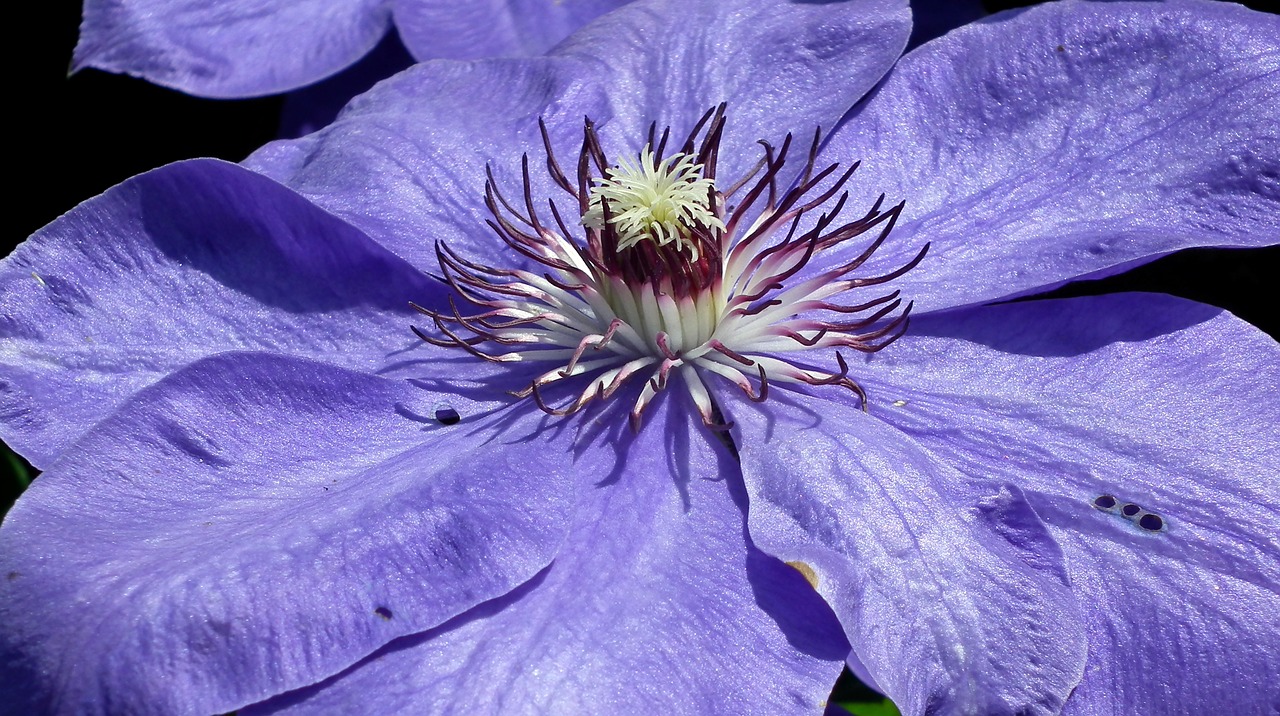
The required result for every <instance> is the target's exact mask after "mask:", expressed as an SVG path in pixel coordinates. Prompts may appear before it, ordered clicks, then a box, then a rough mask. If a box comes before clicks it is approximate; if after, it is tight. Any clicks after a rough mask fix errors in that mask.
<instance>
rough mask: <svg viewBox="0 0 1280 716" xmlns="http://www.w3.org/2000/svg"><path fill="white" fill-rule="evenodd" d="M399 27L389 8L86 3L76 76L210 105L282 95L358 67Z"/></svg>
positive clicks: (248, 1)
mask: <svg viewBox="0 0 1280 716" xmlns="http://www.w3.org/2000/svg"><path fill="white" fill-rule="evenodd" d="M390 24H391V9H390V7H388V4H387V0H354V1H352V0H218V1H217V2H207V1H205V0H85V4H84V21H83V22H82V23H81V25H80V40H79V42H78V44H77V45H76V49H75V59H74V61H73V62H72V69H73V70H79V69H83V68H85V67H95V68H97V69H100V70H107V71H108V72H124V73H128V74H131V75H134V76H137V77H142V78H145V79H147V80H149V81H151V82H155V83H156V84H160V85H164V86H166V87H172V88H174V89H178V90H182V91H183V92H189V93H191V94H194V95H200V96H203V97H224V98H234V97H252V96H257V95H265V94H275V93H277V92H284V91H286V90H291V89H296V88H298V87H301V86H303V85H306V84H310V83H312V82H315V81H316V80H319V79H322V78H324V77H327V76H329V75H331V74H333V73H335V72H337V71H338V70H341V69H342V68H344V67H346V66H348V65H350V64H352V63H353V62H355V61H356V60H358V59H359V58H360V57H362V56H364V54H365V53H366V52H368V51H369V50H370V49H372V48H373V46H374V45H376V44H377V43H378V40H379V39H380V38H381V37H382V36H383V35H384V34H385V33H386V31H387V28H388V27H389V26H390Z"/></svg>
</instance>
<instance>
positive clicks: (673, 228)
mask: <svg viewBox="0 0 1280 716" xmlns="http://www.w3.org/2000/svg"><path fill="white" fill-rule="evenodd" d="M595 184H596V185H595V186H594V187H592V188H591V192H590V198H589V202H590V207H589V208H588V210H587V212H586V213H585V214H584V215H583V216H582V225H583V226H585V227H587V228H588V229H596V230H600V229H603V228H604V225H605V211H604V209H605V207H604V205H605V203H606V202H607V203H608V208H609V223H610V224H612V225H613V228H614V230H615V231H617V232H618V251H622V250H624V249H629V248H631V247H632V246H635V245H636V244H638V243H640V242H641V241H643V240H645V239H650V240H652V241H654V242H656V243H657V244H658V245H659V246H666V245H667V244H670V243H671V242H673V241H674V242H677V246H678V247H679V248H682V249H684V248H687V249H688V250H689V252H690V259H692V260H694V261H696V260H697V259H698V246H697V243H696V242H693V241H689V240H688V232H689V230H690V229H691V228H693V227H695V226H700V227H703V228H705V229H716V230H719V231H724V223H723V222H721V221H720V218H719V217H717V216H716V215H715V212H714V211H712V209H711V205H710V204H711V197H712V195H713V192H714V191H715V182H714V181H713V180H712V179H709V178H707V177H704V176H703V174H702V165H701V164H698V163H697V161H696V160H695V159H694V157H693V156H691V155H689V154H673V155H671V156H670V157H667V158H666V159H664V160H662V161H661V162H655V160H654V155H653V151H652V149H650V148H649V147H647V146H646V147H645V148H644V151H642V152H641V153H640V157H639V162H638V163H636V164H632V163H631V162H630V161H628V160H626V159H623V160H621V161H620V162H619V163H618V166H617V167H614V168H612V169H610V170H609V171H608V177H599V178H596V179H595Z"/></svg>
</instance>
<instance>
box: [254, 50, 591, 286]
mask: <svg viewBox="0 0 1280 716" xmlns="http://www.w3.org/2000/svg"><path fill="white" fill-rule="evenodd" d="M588 80H589V75H588V73H586V72H585V71H584V70H583V68H582V67H580V66H579V65H578V64H577V63H576V62H572V61H569V60H552V59H547V58H533V59H526V60H490V61H479V62H474V63H461V62H458V63H454V62H430V63H425V64H422V65H418V66H415V67H413V68H410V69H409V70H407V71H405V72H402V73H401V74H399V75H397V76H396V77H394V78H392V79H390V80H387V81H385V82H383V83H381V84H379V85H378V86H376V87H374V89H373V90H371V91H370V92H368V93H366V94H364V95H362V96H361V97H359V98H357V99H356V100H354V101H353V102H352V104H351V105H350V106H348V108H347V109H346V110H345V111H344V112H343V113H342V114H340V115H339V116H338V119H337V120H336V121H335V122H334V123H333V124H332V125H330V126H329V127H326V128H325V129H324V130H322V131H321V132H318V133H317V134H314V135H311V136H309V137H304V138H302V139H299V140H295V141H285V142H275V143H272V144H269V145H267V146H265V147H264V148H263V149H261V150H259V151H258V152H256V153H255V154H253V155H252V156H250V157H249V158H248V159H247V160H245V165H246V166H248V167H249V168H251V169H254V170H255V171H259V172H262V173H264V174H267V175H269V176H271V177H273V178H275V179H277V180H279V181H281V182H283V183H285V184H287V185H288V186H290V187H293V188H294V189H296V190H297V191H299V192H300V193H301V194H302V195H303V196H306V197H307V198H309V199H311V200H312V201H313V202H315V203H316V204H318V205H320V206H322V207H324V208H326V209H328V210H329V211H331V212H333V213H335V214H337V215H338V216H340V217H342V218H344V219H346V220H347V221H349V222H350V223H352V224H354V225H356V226H358V227H360V228H361V229H362V230H364V231H365V232H366V233H368V235H369V236H371V237H372V238H374V239H375V240H377V241H378V242H380V243H381V244H382V245H383V246H385V247H387V248H388V249H390V250H391V251H392V252H394V253H395V254H397V255H399V256H401V257H403V258H404V259H406V260H407V261H409V262H410V263H412V264H414V265H416V266H418V267H420V268H422V269H424V270H434V271H438V265H437V264H436V254H435V243H436V242H437V241H445V242H447V243H448V244H449V246H450V247H452V248H454V249H457V250H459V251H460V252H461V253H463V254H464V255H470V256H487V255H491V254H493V253H494V252H495V251H497V250H499V247H501V243H500V241H499V240H498V238H497V237H496V236H494V235H493V232H492V230H491V229H490V228H489V227H488V226H487V225H486V224H485V220H486V219H487V218H489V216H488V214H487V213H486V212H485V208H484V183H485V167H486V165H488V166H491V167H492V168H493V171H494V173H495V175H496V176H497V177H498V179H499V185H500V188H501V189H503V190H504V191H506V192H508V194H510V196H511V198H512V199H513V200H515V201H520V194H519V187H520V159H521V155H522V154H523V153H525V152H528V153H529V154H530V161H531V165H532V166H531V172H532V175H533V178H534V179H535V180H537V181H538V182H539V184H538V192H539V193H538V194H537V196H539V197H543V198H544V200H545V197H547V196H552V195H553V194H552V189H551V188H550V180H549V179H548V178H547V172H546V170H545V169H544V168H543V166H544V164H543V162H544V161H545V160H544V159H543V158H542V140H541V138H540V135H539V132H538V117H540V116H541V117H544V118H545V119H546V122H547V125H548V128H549V130H550V131H551V134H552V136H553V138H554V140H555V142H556V147H557V148H558V149H561V150H562V151H567V152H570V153H571V156H572V157H576V156H577V148H578V147H579V146H580V145H581V142H582V117H583V115H591V116H594V117H601V118H607V117H608V114H607V111H606V110H605V102H604V100H603V98H602V97H601V96H600V95H599V92H598V89H597V88H595V87H594V85H593V84H592V83H591V82H590V81H588ZM564 161H566V162H567V161H571V160H570V159H565V160H564ZM569 166H572V164H569ZM554 195H555V196H557V197H563V196H564V194H563V193H562V192H560V191H559V190H558V189H557V190H555V194H554Z"/></svg>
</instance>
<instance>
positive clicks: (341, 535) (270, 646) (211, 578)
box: [0, 353, 613, 714]
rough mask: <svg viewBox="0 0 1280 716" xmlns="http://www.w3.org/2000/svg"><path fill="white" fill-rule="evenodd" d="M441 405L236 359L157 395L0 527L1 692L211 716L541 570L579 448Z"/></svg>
mask: <svg viewBox="0 0 1280 716" xmlns="http://www.w3.org/2000/svg"><path fill="white" fill-rule="evenodd" d="M440 397H441V396H439V395H438V394H433V393H429V392H426V391H424V390H422V389H419V388H416V387H413V386H411V385H410V384H409V383H406V382H403V381H393V380H387V379H383V378H377V377H373V376H368V375H364V374H361V373H355V372H351V371H347V370H343V369H339V368H334V367H331V366H326V365H323V364H320V363H314V362H311V361H303V360H299V359H296V358H282V357H272V356H263V355H261V354H243V353H240V354H228V355H225V356H220V357H215V358H209V359H206V360H204V361H202V362H200V363H197V364H196V365H193V366H192V367H190V368H188V369H186V370H184V371H182V372H180V373H177V374H175V375H173V376H171V377H170V378H168V379H167V380H165V381H163V382H161V383H159V384H157V385H155V386H153V387H151V388H148V389H146V390H144V391H143V392H142V393H140V394H139V395H137V396H136V397H135V398H134V399H133V400H131V401H130V402H129V403H128V404H127V405H126V406H125V407H124V408H123V409H122V410H121V411H120V413H119V414H118V415H117V416H116V417H113V418H110V419H108V420H106V421H104V422H103V423H101V424H100V425H98V426H97V427H96V428H94V430H92V431H91V432H89V433H88V434H87V435H86V436H85V438H84V439H83V440H81V441H80V442H79V443H77V445H76V446H75V450H74V451H70V452H68V454H67V456H66V457H64V458H62V459H61V460H59V461H58V462H57V463H55V464H54V465H53V466H52V467H51V468H50V469H49V470H48V471H47V472H46V473H44V474H43V475H42V476H41V477H40V478H39V479H38V480H36V481H35V483H33V485H32V486H31V488H30V489H29V490H28V491H27V492H26V494H24V495H23V496H22V498H21V499H20V500H19V501H18V503H17V504H16V505H15V506H14V507H13V509H12V511H10V512H9V515H8V517H7V518H6V520H5V522H4V525H3V527H0V573H3V574H6V575H7V578H5V579H3V580H0V621H3V623H4V624H5V629H4V630H3V631H0V651H2V652H3V653H2V654H0V665H2V667H0V668H2V669H3V671H0V683H2V684H4V689H3V690H4V691H5V692H6V693H7V694H9V695H10V697H11V698H13V697H21V698H23V699H26V700H27V703H25V704H23V706H24V707H25V709H24V710H23V712H24V713H54V712H57V713H71V712H74V713H85V714H88V713H113V714H115V713H129V714H153V713H154V714H171V713H222V712H226V711H230V710H233V709H235V708H238V707H240V706H243V705H244V704H246V703H248V702H252V701H259V700H261V699H264V698H267V697H269V696H271V695H273V694H277V693H280V692H282V691H284V690H287V689H294V688H298V687H300V686H304V685H307V684H311V683H315V682H316V681H318V680H320V679H323V678H325V677H327V676H330V675H332V674H334V673H336V672H338V671H340V670H341V669H344V668H346V667H347V666H349V665H350V664H352V663H353V662H355V661H356V660H358V659H360V658H362V657H364V656H366V655H367V654H369V653H371V652H372V651H374V650H375V649H377V648H378V647H379V646H381V645H382V644H385V643H386V642H388V641H390V640H392V639H394V638H396V637H399V636H402V635H405V634H411V633H415V632H419V631H422V630H423V629H427V628H430V627H432V626H435V625H437V624H440V623H442V622H443V621H445V620H446V619H449V618H451V617H453V616H455V615H457V614H459V613H461V612H462V611H464V610H466V609H469V608H470V607H472V606H474V605H476V604H478V603H480V602H482V601H485V600H488V599H492V598H494V597H496V596H499V595H502V594H505V593H507V592H508V591H509V590H511V589H512V588H513V587H515V586H516V585H518V584H520V583H522V582H524V581H526V580H527V579H529V578H530V577H532V576H533V575H535V574H536V573H537V572H538V571H539V570H541V569H543V568H544V567H545V566H546V565H547V564H548V563H549V562H550V560H551V558H552V556H553V555H554V553H555V550H556V549H557V548H558V547H559V545H560V543H561V541H562V540H563V539H564V536H565V531H566V523H567V520H568V518H569V516H570V509H571V507H572V494H573V491H572V489H571V485H572V479H571V476H572V475H573V474H574V473H575V471H576V470H577V469H578V468H576V467H575V463H574V462H573V461H572V460H570V459H567V458H566V453H567V452H568V450H569V449H570V444H569V442H568V439H567V438H561V437H556V436H554V435H535V434H534V433H535V432H536V431H537V429H538V426H539V423H540V422H541V418H542V415H541V414H540V413H537V412H536V411H523V412H510V413H498V414H496V415H493V416H490V417H482V416H470V415H468V416H464V419H463V421H462V422H461V423H459V424H458V425H456V426H452V427H444V426H442V425H441V424H440V423H439V422H438V421H436V420H434V419H432V418H431V417H430V416H431V414H432V409H433V405H434V404H435V403H436V401H437V400H439V399H440ZM577 449H578V451H579V457H578V460H579V461H583V462H585V463H586V464H590V465H592V466H593V467H595V468H597V469H599V470H602V471H603V470H607V469H608V467H609V465H610V462H611V460H612V459H613V457H612V451H611V450H610V449H609V448H608V447H607V446H603V447H592V446H578V447H577Z"/></svg>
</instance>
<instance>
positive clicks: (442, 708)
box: [245, 401, 848, 716]
mask: <svg viewBox="0 0 1280 716" xmlns="http://www.w3.org/2000/svg"><path fill="white" fill-rule="evenodd" d="M692 413H693V411H692V410H691V409H690V407H689V406H686V405H684V404H683V403H681V402H680V401H667V402H666V404H665V405H664V407H663V408H662V409H661V410H660V411H656V412H655V414H653V415H652V416H650V420H651V424H650V425H649V428H651V429H646V430H645V431H643V432H642V433H641V434H639V435H638V436H634V437H633V436H631V435H630V433H629V431H627V430H626V428H624V427H623V428H622V429H621V430H617V431H616V432H618V433H619V435H618V437H619V439H618V440H616V441H614V440H610V441H609V442H611V443H613V444H614V445H615V449H616V450H618V452H619V457H620V459H621V462H620V463H619V464H620V469H619V470H617V471H616V472H615V473H613V474H605V473H595V474H592V473H590V472H585V471H582V472H580V473H579V474H578V479H579V480H580V481H581V484H582V485H583V488H582V489H583V490H584V491H585V497H584V499H583V500H582V502H581V504H580V506H579V508H578V510H577V512H576V514H575V517H574V518H573V522H572V526H571V527H570V530H569V537H568V538H567V539H566V541H565V546H564V548H563V549H561V550H560V552H559V554H558V555H557V556H556V558H555V561H554V562H553V563H552V565H551V566H550V567H549V568H548V569H547V570H546V572H545V573H543V574H541V575H539V577H538V578H537V579H534V580H532V581H531V582H530V583H528V584H526V585H525V586H523V587H521V588H520V589H518V590H516V591H515V592H512V593H511V594H509V595H507V596H505V597H503V598H501V599H498V600H495V601H493V602H490V603H487V604H484V605H482V606H480V607H477V608H476V609H474V610H472V611H471V612H468V613H467V614H464V615H462V616H460V617H458V618H457V619H455V620H454V621H452V622H450V623H448V624H445V625H444V626H442V627H440V628H439V629H436V630H433V631H430V632H427V633H424V634H420V635H416V636H412V637H406V638H404V639H401V640H399V641H396V642H393V643H391V644H389V645H388V646H387V647H386V648H384V649H383V650H381V651H379V652H378V653H376V654H375V655H374V656H372V657H370V659H368V660H366V661H365V662H363V663H361V664H360V665H358V666H356V667H355V668H353V669H351V670H349V671H347V672H346V673H344V674H342V675H340V676H338V677H336V678H334V679H331V680H329V681H327V682H325V683H323V684H320V685H318V686H316V687H313V688H309V689H306V690H303V691H300V692H297V693H293V694H287V695H285V696H283V697H281V698H279V699H276V700H273V701H271V702H268V703H266V704H263V705H261V706H260V707H258V708H255V709H250V710H248V711H246V712H245V713H288V714H295V713H296V714H306V713H317V714H322V713H342V712H345V711H347V710H349V709H350V708H351V707H352V705H353V704H360V708H361V709H362V710H364V711H365V712H367V713H383V714H393V713H405V714H409V713H432V714H453V713H456V714H470V713H554V714H598V713H628V712H631V711H634V710H636V709H637V708H639V709H640V710H643V711H646V712H652V713H663V714H707V713H743V714H769V715H770V716H773V715H775V714H802V713H818V712H820V710H821V708H822V704H823V703H824V702H825V701H826V698H827V696H828V694H829V692H830V690H831V684H832V682H833V681H834V680H835V678H836V675H837V674H839V671H840V667H841V664H842V662H843V659H844V657H845V655H846V654H847V653H848V645H847V643H846V642H845V640H844V637H843V635H842V634H841V632H840V627H839V625H838V624H837V623H836V621H835V619H834V618H833V616H832V615H831V612H830V610H829V609H828V608H827V607H826V605H825V604H823V603H822V601H821V600H820V599H819V598H818V596H817V595H816V594H815V593H814V592H813V590H812V589H811V588H810V587H809V585H808V584H807V583H806V582H805V581H804V579H803V578H802V577H801V575H800V574H799V573H798V572H796V571H795V570H794V569H792V568H790V567H788V566H786V565H784V564H782V563H781V562H778V561H777V560H774V559H772V558H770V557H767V556H765V555H764V554H762V553H761V552H759V551H757V550H756V549H755V548H754V547H753V546H752V545H751V544H750V543H749V541H748V540H747V538H746V535H745V525H744V515H743V511H742V503H743V500H742V494H741V484H740V482H738V480H739V477H738V475H737V466H736V465H735V464H734V462H733V459H732V458H731V457H730V456H729V455H727V454H726V452H725V451H724V449H723V448H718V449H715V450H713V449H712V446H711V445H710V444H709V442H708V436H706V435H705V434H704V433H702V432H700V430H701V429H700V427H698V421H697V419H696V418H692V419H691V414H692ZM612 427H613V428H619V427H621V426H620V425H615V426H612ZM609 432H611V433H612V432H615V430H614V429H612V428H611V429H610V430H609ZM717 447H718V446H717Z"/></svg>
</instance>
